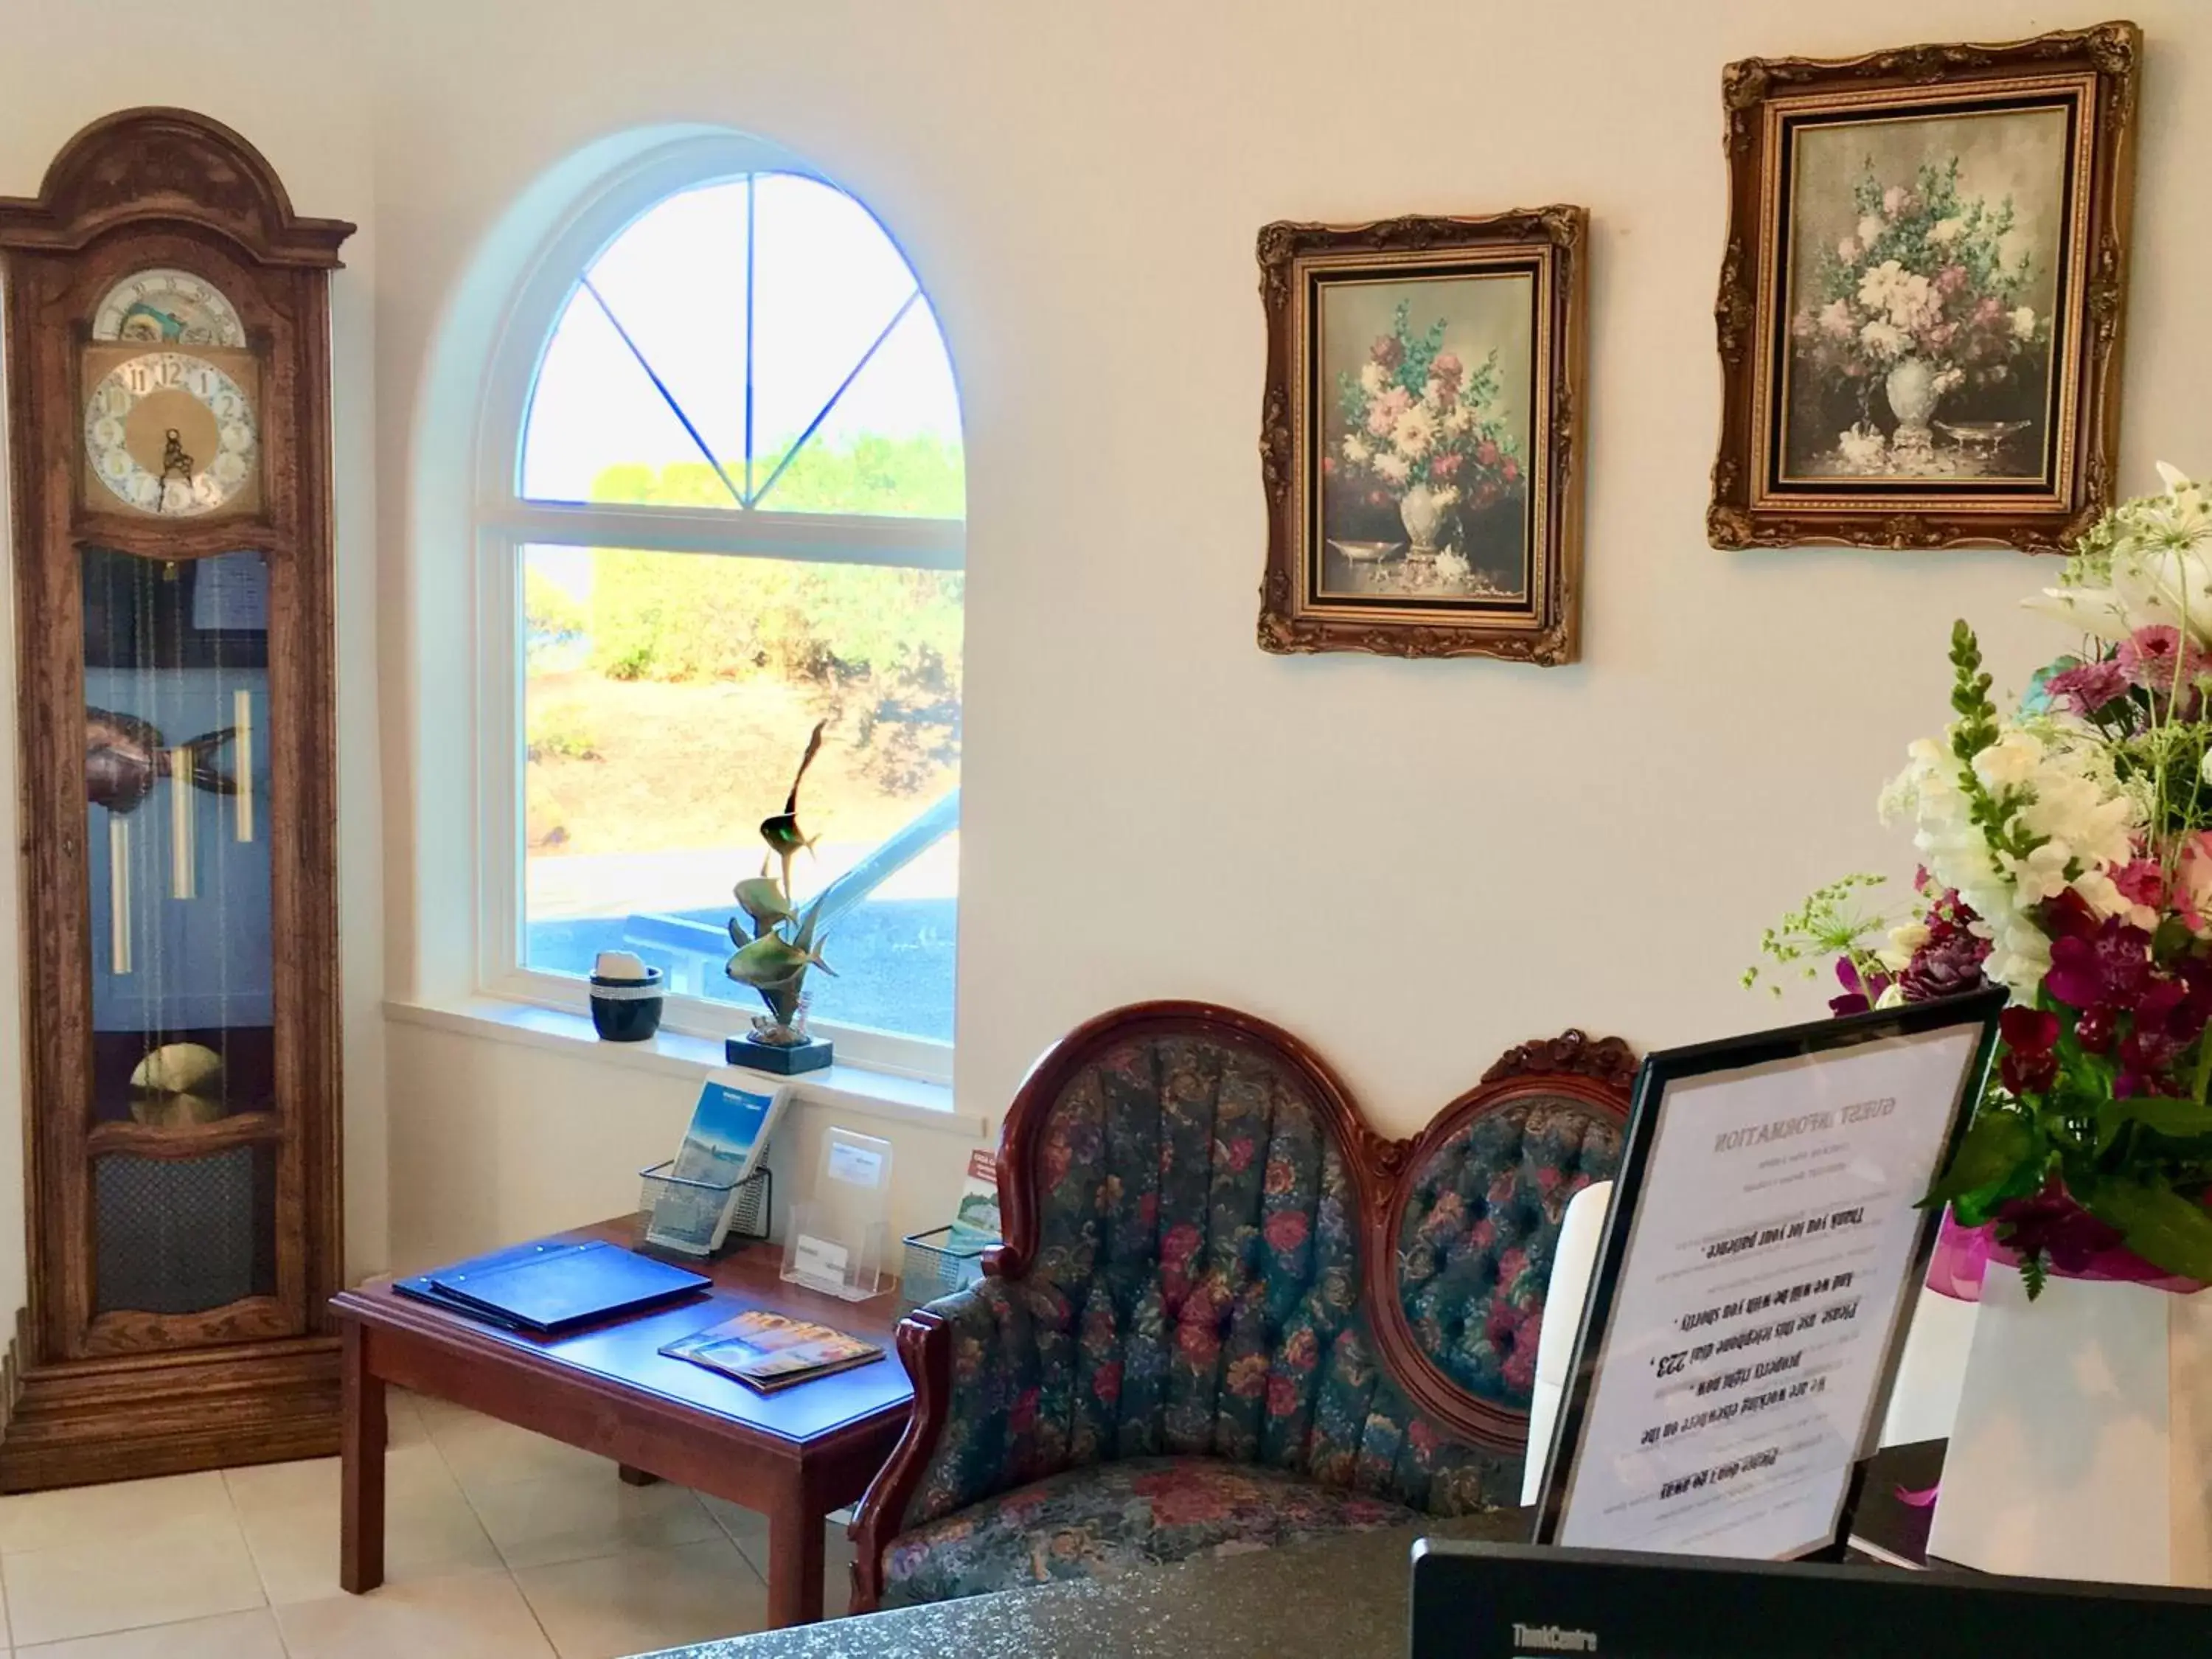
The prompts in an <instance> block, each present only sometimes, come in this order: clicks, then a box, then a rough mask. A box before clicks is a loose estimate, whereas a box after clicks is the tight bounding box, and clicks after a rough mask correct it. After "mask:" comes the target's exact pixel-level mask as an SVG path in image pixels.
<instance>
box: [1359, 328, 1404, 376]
mask: <svg viewBox="0 0 2212 1659" xmlns="http://www.w3.org/2000/svg"><path fill="white" fill-rule="evenodd" d="M1368 356H1370V357H1372V358H1374V359H1375V361H1376V362H1378V363H1380V364H1382V365H1383V368H1397V367H1398V365H1399V364H1401V363H1402V362H1405V361H1406V348H1405V347H1404V346H1402V345H1401V344H1400V343H1398V341H1397V339H1396V337H1395V336H1392V335H1389V334H1378V335H1376V337H1375V343H1374V344H1373V345H1372V346H1371V347H1370V348H1369V349H1368Z"/></svg>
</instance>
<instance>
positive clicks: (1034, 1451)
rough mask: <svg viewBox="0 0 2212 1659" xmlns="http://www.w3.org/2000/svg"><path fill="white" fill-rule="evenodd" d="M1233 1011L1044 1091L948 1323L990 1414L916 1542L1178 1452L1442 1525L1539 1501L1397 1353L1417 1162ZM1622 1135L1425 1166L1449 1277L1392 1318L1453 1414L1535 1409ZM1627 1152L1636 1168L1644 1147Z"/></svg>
mask: <svg viewBox="0 0 2212 1659" xmlns="http://www.w3.org/2000/svg"><path fill="white" fill-rule="evenodd" d="M1127 1012H1128V1013H1130V1014H1132V1015H1140V1014H1143V1013H1144V1012H1146V1011H1143V1010H1137V1011H1127ZM1206 1012H1207V1013H1208V1014H1209V1015H1211V1016H1212V1018H1206V1019H1197V1018H1174V1017H1170V1016H1167V1015H1159V1016H1157V1017H1154V1018H1124V1019H1122V1020H1121V1021H1120V1022H1119V1023H1118V1024H1112V1023H1107V1022H1099V1023H1094V1026H1093V1027H1091V1028H1086V1031H1085V1033H1079V1034H1078V1035H1077V1036H1076V1037H1072V1038H1071V1039H1070V1040H1069V1042H1068V1043H1067V1044H1065V1045H1063V1047H1062V1048H1061V1049H1060V1050H1059V1051H1056V1052H1055V1054H1054V1056H1052V1057H1051V1059H1050V1060H1048V1062H1047V1066H1046V1067H1044V1068H1041V1071H1040V1073H1039V1074H1038V1075H1036V1076H1035V1077H1033V1078H1032V1079H1031V1082H1030V1085H1025V1087H1024V1091H1023V1094H1022V1097H1021V1098H1020V1099H1019V1100H1018V1102H1017V1103H1016V1106H1015V1109H1014V1111H1013V1113H1012V1115H1010V1116H1009V1119H1008V1123H1007V1131H1006V1153H1005V1158H1004V1161H1003V1162H1002V1164H1001V1175H1000V1184H1001V1190H1002V1193H1003V1194H1004V1195H1005V1198H1006V1215H1007V1219H1008V1237H1009V1240H1010V1249H1009V1252H1008V1255H1007V1256H1006V1259H1005V1260H1002V1261H1000V1262H999V1263H997V1264H994V1266H995V1267H996V1269H997V1271H995V1272H994V1276H992V1277H989V1278H987V1279H984V1280H983V1281H982V1282H981V1284H979V1285H975V1286H973V1287H971V1288H970V1289H969V1290H967V1291H962V1292H960V1293H958V1294H957V1295H956V1296H953V1297H947V1298H945V1299H943V1300H941V1301H939V1302H937V1303H935V1304H932V1306H931V1309H930V1312H931V1314H932V1315H933V1316H934V1319H935V1321H936V1322H938V1323H939V1324H940V1325H941V1326H942V1327H944V1328H945V1333H946V1335H947V1337H948V1338H949V1353H950V1361H949V1364H950V1372H951V1387H952V1388H953V1389H955V1391H956V1392H957V1395H959V1397H960V1398H961V1400H962V1401H963V1409H962V1411H961V1413H959V1414H957V1416H955V1417H954V1418H952V1419H951V1420H949V1421H947V1422H946V1423H945V1425H944V1427H943V1428H942V1430H941V1431H939V1434H938V1436H937V1439H936V1443H935V1445H934V1446H933V1449H932V1450H931V1452H930V1453H929V1455H928V1458H927V1464H926V1466H925V1467H924V1468H922V1469H921V1471H920V1474H919V1478H918V1479H916V1480H915V1481H914V1482H913V1484H912V1486H910V1487H909V1488H908V1497H907V1502H906V1503H905V1504H904V1507H903V1514H902V1526H903V1527H904V1528H913V1527H916V1526H920V1525H921V1524H924V1523H925V1522H928V1521H931V1520H933V1519H935V1518H937V1517H938V1516H942V1515H945V1514H947V1513H950V1512H951V1511H952V1510H956V1509H959V1508H963V1507H964V1506H965V1505H967V1504H969V1503H972V1502H975V1501H976V1500H977V1499H978V1498H981V1497H984V1496H987V1495H988V1494H989V1493H990V1492H995V1491H998V1490H1002V1489H1004V1488H1006V1487H1007V1486H1013V1485H1020V1484H1025V1483H1028V1482H1030V1481H1034V1480H1042V1479H1043V1478H1045V1477H1047V1476H1048V1475H1052V1474H1058V1473H1060V1471H1062V1470H1063V1469H1066V1468H1073V1467H1080V1466H1084V1465H1088V1464H1092V1463H1097V1462H1108V1461H1111V1460H1115V1459H1119V1458H1128V1457H1140V1456H1152V1455H1186V1456H1189V1455H1202V1456H1212V1457H1218V1458H1223V1459H1226V1460H1229V1461H1232V1462H1245V1463H1258V1464H1263V1465H1266V1466H1267V1467H1269V1468H1279V1469H1283V1470H1286V1471H1290V1472H1292V1473H1297V1474H1305V1475H1308V1476H1310V1478H1312V1479H1315V1480H1320V1481H1322V1482H1323V1483H1325V1484H1328V1485H1330V1486H1337V1487H1340V1488H1344V1489H1348V1490H1352V1491H1357V1492H1362V1493H1366V1494H1370V1495H1374V1496H1377V1497H1385V1498H1391V1499H1394V1500H1395V1501H1398V1502H1401V1503H1404V1504H1409V1505H1411V1506H1413V1507H1414V1508H1418V1509H1421V1510H1426V1511H1428V1512H1430V1513H1432V1514H1438V1515H1451V1514H1458V1513H1462V1512H1465V1511H1467V1510H1472V1509H1475V1508H1480V1507H1482V1506H1484V1505H1486V1504H1493V1503H1498V1502H1510V1501H1512V1500H1513V1497H1514V1493H1515V1486H1516V1480H1517V1477H1518V1472H1519V1468H1520V1463H1521V1457H1520V1454H1519V1451H1518V1449H1516V1448H1515V1447H1514V1446H1512V1445H1511V1443H1510V1441H1508V1442H1506V1443H1499V1437H1496V1436H1492V1437H1487V1443H1486V1438H1485V1437H1481V1436H1478V1435H1471V1434H1469V1433H1468V1432H1466V1431H1464V1429H1463V1427H1462V1428H1455V1427H1453V1426H1451V1425H1449V1423H1448V1422H1447V1421H1446V1420H1444V1419H1443V1418H1440V1417H1439V1415H1438V1414H1437V1413H1434V1412H1431V1411H1424V1410H1423V1409H1421V1408H1420V1407H1419V1406H1418V1405H1416V1404H1415V1403H1414V1402H1413V1401H1412V1400H1411V1399H1409V1398H1408V1395H1407V1392H1406V1390H1405V1389H1404V1388H1403V1387H1402V1386H1401V1376H1400V1375H1399V1370H1400V1369H1401V1368H1394V1367H1393V1366H1391V1365H1389V1364H1386V1363H1385V1362H1384V1360H1383V1355H1382V1352H1381V1350H1380V1346H1379V1345H1378V1340H1377V1334H1376V1312H1377V1309H1376V1306H1375V1304H1374V1301H1373V1298H1374V1297H1375V1296H1376V1295H1377V1294H1378V1293H1379V1292H1378V1291H1377V1290H1376V1288H1375V1284H1374V1281H1375V1280H1376V1279H1377V1278H1380V1277H1382V1275H1378V1274H1376V1273H1371V1272H1370V1263H1369V1262H1368V1261H1366V1260H1364V1249H1366V1248H1368V1240H1369V1238H1370V1231H1371V1229H1372V1228H1373V1227H1374V1226H1375V1225H1376V1224H1378V1223H1379V1221H1380V1216H1379V1213H1378V1210H1379V1200H1377V1199H1376V1197H1375V1196H1374V1194H1373V1191H1372V1190H1370V1189H1377V1188H1381V1187H1382V1186H1383V1185H1384V1184H1386V1177H1385V1175H1384V1173H1383V1171H1384V1170H1385V1169H1395V1168H1396V1167H1397V1165H1398V1164H1401V1163H1402V1161H1403V1159H1404V1156H1405V1152H1406V1149H1405V1148H1403V1147H1398V1146H1393V1145H1392V1144H1391V1143H1388V1142H1384V1141H1383V1140H1381V1139H1379V1138H1378V1137H1376V1136H1375V1135H1374V1134H1373V1133H1372V1132H1371V1131H1369V1130H1368V1129H1367V1128H1366V1127H1364V1125H1363V1124H1362V1123H1361V1122H1360V1121H1359V1120H1358V1116H1357V1115H1356V1113H1355V1112H1354V1111H1353V1109H1352V1107H1351V1105H1350V1103H1349V1101H1348V1100H1347V1099H1346V1097H1345V1096H1344V1094H1343V1092H1342V1091H1341V1088H1340V1085H1337V1084H1336V1082H1335V1080H1334V1078H1333V1077H1332V1076H1330V1074H1329V1073H1328V1072H1327V1070H1326V1069H1325V1068H1324V1067H1323V1066H1322V1065H1321V1063H1320V1062H1319V1061H1318V1060H1315V1059H1314V1058H1313V1057H1312V1056H1310V1054H1306V1053H1305V1052H1304V1050H1303V1049H1302V1048H1299V1047H1298V1046H1297V1044H1296V1043H1295V1042H1293V1041H1292V1040H1291V1039H1290V1038H1288V1037H1287V1036H1285V1035H1284V1034H1281V1033H1279V1032H1275V1031H1273V1029H1272V1028H1270V1027H1267V1026H1264V1025H1262V1024H1261V1023H1259V1022H1257V1021H1250V1020H1249V1019H1246V1018H1244V1017H1241V1016H1230V1015H1228V1014H1227V1012H1226V1011H1219V1010H1212V1011H1206ZM1086 1038H1087V1039H1088V1040H1085V1039H1086ZM1597 1117H1598V1115H1595V1114H1592V1113H1590V1112H1589V1109H1587V1108H1585V1107H1583V1106H1581V1105H1580V1103H1577V1102H1574V1101H1572V1100H1571V1099H1566V1098H1564V1097H1563V1098H1562V1099H1560V1100H1559V1101H1558V1102H1556V1103H1552V1104H1551V1105H1550V1106H1547V1105H1545V1104H1544V1103H1541V1102H1539V1103H1536V1104H1534V1105H1533V1106H1531V1107H1530V1108H1528V1109H1527V1110H1525V1111H1522V1112H1521V1113H1520V1114H1519V1115H1517V1116H1516V1115H1513V1114H1512V1112H1511V1111H1510V1109H1508V1110H1504V1111H1498V1112H1493V1113H1490V1114H1487V1115H1485V1116H1484V1117H1483V1118H1482V1119H1480V1121H1475V1122H1474V1123H1471V1124H1469V1125H1468V1133H1465V1134H1464V1135H1455V1137H1454V1138H1453V1139H1450V1140H1449V1141H1448V1142H1447V1143H1446V1144H1445V1146H1443V1147H1441V1148H1436V1147H1431V1150H1430V1155H1426V1156H1425V1157H1424V1158H1422V1159H1421V1160H1420V1163H1419V1166H1418V1167H1417V1169H1416V1170H1414V1171H1413V1173H1414V1174H1415V1176H1417V1180H1416V1182H1415V1183H1414V1187H1413V1188H1411V1189H1409V1194H1408V1197H1407V1200H1406V1201H1404V1202H1403V1203H1402V1204H1401V1206H1398V1208H1399V1209H1400V1211H1401V1220H1400V1222H1399V1224H1398V1225H1399V1229H1400V1232H1401V1236H1403V1237H1407V1238H1408V1239H1411V1240H1413V1242H1414V1243H1416V1245H1417V1246H1418V1249H1419V1252H1420V1255H1419V1260H1420V1262H1421V1264H1422V1267H1423V1268H1424V1272H1423V1273H1422V1275H1421V1277H1420V1279H1419V1284H1418V1285H1417V1286H1416V1287H1415V1290H1414V1291H1413V1292H1410V1293H1408V1299H1407V1302H1406V1303H1405V1304H1404V1307H1403V1310H1402V1312H1401V1309H1400V1308H1399V1307H1398V1306H1393V1307H1390V1308H1389V1309H1387V1310H1383V1312H1384V1313H1385V1314H1386V1316H1391V1317H1394V1318H1395V1319H1396V1320H1397V1327H1396V1328H1397V1329H1399V1330H1400V1331H1401V1332H1402V1331H1404V1330H1405V1329H1406V1328H1407V1322H1411V1323H1412V1325H1413V1336H1412V1337H1411V1338H1409V1339H1404V1340H1407V1341H1410V1342H1412V1343H1417V1344H1419V1346H1421V1348H1422V1350H1423V1352H1426V1353H1427V1354H1428V1355H1429V1357H1430V1358H1431V1361H1433V1363H1434V1364H1435V1365H1436V1367H1437V1370H1439V1371H1440V1372H1442V1373H1443V1375H1444V1376H1447V1377H1449V1379H1450V1382H1449V1384H1448V1385H1447V1387H1446V1394H1447V1395H1450V1393H1451V1389H1452V1388H1453V1387H1455V1386H1456V1387H1460V1388H1465V1389H1471V1390H1474V1391H1475V1392H1476V1393H1478V1394H1480V1395H1483V1396H1484V1397H1485V1399H1486V1401H1489V1403H1491V1404H1492V1405H1493V1406H1495V1407H1501V1408H1505V1409H1509V1410H1510V1408H1511V1407H1513V1405H1514V1403H1515V1401H1516V1390H1517V1400H1518V1405H1519V1407H1520V1408H1521V1409H1522V1410H1523V1411H1525V1408H1526V1404H1527V1393H1528V1386H1527V1378H1526V1375H1525V1373H1526V1372H1527V1371H1528V1370H1529V1369H1530V1368H1532V1367H1533V1365H1534V1344H1535V1335H1536V1331H1535V1323H1536V1319H1537V1317H1538V1316H1539V1314H1540V1313H1541V1289H1542V1280H1541V1273H1542V1272H1543V1271H1546V1270H1547V1269H1548V1265H1549V1261H1550V1249H1551V1243H1552V1239H1553V1237H1556V1232H1557V1227H1558V1222H1559V1212H1560V1211H1561V1210H1562V1209H1563V1208H1564V1206H1565V1200H1566V1197H1567V1195H1568V1194H1570V1193H1571V1191H1573V1190H1575V1189H1577V1188H1579V1187H1580V1186H1581V1185H1583V1184H1586V1182H1587V1181H1588V1179H1589V1178H1591V1174H1592V1172H1593V1171H1594V1170H1595V1169H1596V1168H1597V1167H1599V1166H1600V1165H1601V1164H1604V1160H1605V1147H1606V1146H1607V1144H1608V1143H1607V1140H1606V1138H1605V1136H1604V1134H1603V1133H1601V1132H1600V1125H1599V1123H1598V1122H1597V1121H1596V1120H1597ZM1585 1126H1587V1133H1585V1132H1584V1130H1585ZM1609 1144H1610V1146H1611V1147H1612V1150H1613V1153H1614V1154H1616V1155H1617V1152H1618V1146H1619V1138H1618V1134H1617V1132H1616V1133H1614V1134H1613V1137H1612V1139H1611V1141H1610V1143H1609ZM1607 1167H1609V1166H1607ZM1389 1265H1391V1264H1386V1266H1389ZM1389 1277H1390V1279H1391V1281H1392V1283H1393V1285H1394V1288H1393V1290H1392V1292H1391V1293H1392V1295H1393V1296H1394V1297H1395V1296H1396V1295H1397V1291H1396V1290H1395V1281H1396V1279H1397V1278H1398V1275H1397V1274H1395V1273H1392V1274H1391V1275H1390V1276H1389ZM1524 1351H1525V1357H1524ZM1427 1386H1428V1387H1429V1389H1430V1391H1431V1393H1432V1394H1433V1392H1434V1389H1435V1384H1434V1382H1433V1380H1431V1382H1430V1383H1428V1385H1427Z"/></svg>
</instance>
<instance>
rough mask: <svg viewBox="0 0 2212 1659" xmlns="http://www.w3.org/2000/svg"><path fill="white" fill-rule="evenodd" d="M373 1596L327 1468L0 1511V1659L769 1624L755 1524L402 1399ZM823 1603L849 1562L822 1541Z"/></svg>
mask: <svg viewBox="0 0 2212 1659" xmlns="http://www.w3.org/2000/svg"><path fill="white" fill-rule="evenodd" d="M390 1399H391V1413H390V1416H391V1425H392V1429H391V1433H392V1447H391V1450H390V1451H389V1452H388V1453H386V1528H385V1581H386V1582H385V1585H384V1588H383V1589H379V1590H375V1591H373V1592H372V1593H371V1594H369V1595H346V1594H345V1593H344V1592H343V1590H341V1589H338V1584H337V1564H338V1466H337V1459H336V1458H325V1459H323V1460H320V1461H319V1462H311V1463H272V1464H265V1465H263V1466H261V1467H259V1468H246V1469H230V1470H227V1471H224V1472H222V1473H221V1474H183V1475H175V1476H172V1477H171V1478H169V1479H167V1480H133V1481H128V1482H125V1483H123V1484H120V1485H117V1486H83V1487H78V1488H76V1489H73V1490H70V1491H67V1492H33V1493H31V1494H29V1495H27V1496H25V1497H21V1498H0V1607H4V1613H5V1625H4V1629H5V1632H6V1637H7V1643H8V1644H9V1645H7V1646H0V1659H4V1656H8V1655H11V1654H12V1655H13V1656H14V1659H32V1656H34V1655H35V1656H46V1659H423V1656H434V1655H435V1656H444V1655H453V1656H456V1659H459V1656H466V1659H617V1656H622V1655H628V1654H635V1653H645V1652H649V1651H651V1650H654V1649H656V1648H665V1647H670V1646H673V1645H676V1644H681V1643H685V1642H698V1641H704V1640H707V1639H708V1638H713V1637H717V1636H734V1635H738V1634H739V1633H741V1632H746V1631H753V1630H759V1629H761V1628H762V1627H763V1626H765V1624H766V1623H767V1620H768V1589H767V1586H766V1584H765V1583H763V1580H762V1577H761V1571H760V1570H761V1569H762V1568H763V1567H764V1566H765V1565H767V1561H768V1523H767V1522H765V1521H764V1520H763V1519H762V1518H761V1517H760V1516H757V1515H755V1514H753V1513H752V1512H751V1511H750V1510H741V1509H739V1508H738V1507H737V1506H736V1505H735V1504H725V1503H722V1502H720V1501H719V1500H718V1499H714V1498H702V1497H700V1496H699V1495H698V1494H696V1493H694V1492H686V1491H684V1489H683V1488H682V1487H680V1486H665V1485H663V1486H624V1485H623V1484H622V1482H621V1481H620V1480H617V1479H616V1476H615V1468H614V1465H613V1464H611V1463H609V1462H605V1461H604V1460H603V1459H600V1458H596V1457H592V1456H588V1455H586V1454H584V1453H582V1452H580V1451H576V1450H574V1449H571V1448H569V1447H567V1446H563V1445H560V1444H557V1443H555V1442H553V1441H550V1440H545V1439H542V1438H540V1437H538V1436H537V1435H533V1434H527V1433H525V1432H524V1431H522V1430H520V1429H517V1428H513V1427H511V1426H509V1425H507V1424H504V1423H495V1422H494V1421H492V1420H491V1419H489V1418H483V1417H478V1416H476V1415H474V1414H473V1413H468V1412H465V1411H462V1410H460V1409H459V1408H458V1407H453V1406H449V1405H447V1404H445V1403H444V1402H443V1401H436V1400H428V1399H422V1398H419V1397H416V1396H410V1395H406V1394H404V1393H402V1392H400V1391H399V1390H397V1389H394V1390H393V1391H392V1395H391V1396H390ZM825 1554H826V1556H827V1565H828V1571H827V1575H826V1576H827V1580H828V1586H827V1592H826V1594H825V1595H824V1597H823V1601H824V1604H825V1606H826V1607H828V1608H829V1611H830V1612H832V1613H836V1612H837V1611H838V1610H840V1609H841V1608H842V1607H843V1606H844V1604H845V1586H846V1583H847V1571H848V1566H849V1565H850V1563H851V1560H852V1553H851V1549H850V1547H849V1546H848V1544H847V1543H846V1541H845V1535H844V1528H842V1527H841V1526H836V1525H832V1526H831V1527H830V1528H829V1544H828V1547H827V1549H826V1551H825Z"/></svg>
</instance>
